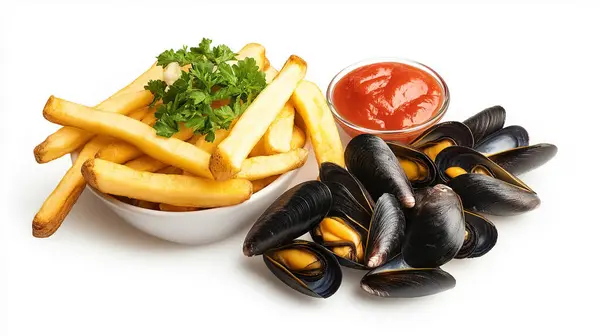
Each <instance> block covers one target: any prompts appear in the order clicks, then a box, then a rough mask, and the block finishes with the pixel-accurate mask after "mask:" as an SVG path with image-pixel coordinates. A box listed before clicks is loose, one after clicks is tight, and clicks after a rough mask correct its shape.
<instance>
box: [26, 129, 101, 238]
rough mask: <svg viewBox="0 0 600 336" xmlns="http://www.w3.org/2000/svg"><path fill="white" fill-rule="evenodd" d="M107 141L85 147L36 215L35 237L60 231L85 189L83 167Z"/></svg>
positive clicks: (34, 224) (95, 142)
mask: <svg viewBox="0 0 600 336" xmlns="http://www.w3.org/2000/svg"><path fill="white" fill-rule="evenodd" d="M107 140H109V138H107V137H104V136H97V137H95V138H94V139H92V140H91V141H90V142H88V143H87V144H86V145H85V146H84V147H83V149H82V150H81V152H80V153H79V156H78V157H77V160H75V162H74V163H73V165H72V166H71V168H70V169H69V170H68V171H67V173H66V174H65V176H64V177H63V178H62V179H61V180H60V182H59V183H58V185H57V186H56V188H55V189H54V191H52V193H51V194H50V195H49V196H48V198H46V201H45V202H44V204H42V207H41V208H40V210H39V211H38V212H37V214H36V215H35V217H34V219H33V223H32V231H33V236H34V237H37V238H46V237H50V236H51V235H52V234H54V232H56V230H58V228H59V227H60V225H61V224H62V222H63V221H64V219H65V217H66V216H67V215H68V214H69V212H70V211H71V209H72V208H73V205H74V204H75V202H76V201H77V199H78V198H79V195H81V192H82V191H83V189H84V188H85V181H84V179H83V176H82V175H81V166H82V165H83V164H84V162H85V161H86V160H88V159H90V158H93V157H94V156H95V155H96V153H97V152H98V150H99V149H100V148H102V147H103V146H105V145H106V143H107Z"/></svg>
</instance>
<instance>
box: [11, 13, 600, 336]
mask: <svg viewBox="0 0 600 336" xmlns="http://www.w3.org/2000/svg"><path fill="white" fill-rule="evenodd" d="M599 14H600V11H599V10H598V8H593V7H590V6H579V5H577V6H576V5H571V6H564V5H556V4H546V5H543V4H529V5H525V4H520V5H519V4H508V2H505V4H504V5H486V6H482V5H477V4H467V3H463V4H453V5H444V4H428V5H421V6H416V5H408V4H404V5H402V4H398V3H397V2H396V4H395V5H393V4H377V3H376V2H375V1H367V2H366V4H362V5H342V4H331V5H326V4H325V2H324V1H318V2H314V4H313V3H311V2H304V1H299V2H298V3H296V4H294V5H290V6H287V5H283V4H277V3H273V4H247V5H241V4H231V3H224V2H220V1H213V2H211V3H206V4H202V3H201V2H200V1H194V2H193V3H191V4H181V5H180V4H176V3H175V2H174V1H162V2H158V3H153V4H150V2H145V4H142V3H140V4H135V5H134V4H129V5H123V4H121V5H119V4H117V3H113V4H109V2H105V4H104V5H94V6H91V5H89V6H83V5H76V4H65V3H63V4H61V5H58V4H55V5H48V4H46V5H34V4H24V3H21V4H20V5H16V4H9V3H5V4H3V5H2V6H1V7H0V113H1V119H0V120H1V121H0V129H1V132H0V146H1V147H0V148H1V155H2V156H1V159H0V162H1V165H0V167H1V168H0V169H2V173H1V174H0V176H1V178H2V180H1V185H0V190H1V197H2V199H1V202H0V204H1V205H0V207H1V212H0V230H1V231H0V335H3V336H4V335H7V336H8V335H10V336H12V335H192V334H193V335H220V334H223V333H224V332H233V333H235V334H244V335H247V334H250V335H253V334H257V335H269V334H278V335H295V334H302V335H306V334H315V335H323V334H325V333H328V334H331V335H334V334H335V335H365V334H367V335H379V334H392V335H411V334H412V333H416V334H418V335H425V334H432V335H444V334H446V333H447V334H449V335H458V334H460V335H471V334H472V335H475V334H479V335H486V334H487V335H495V334H499V335H500V334H513V335H521V334H530V335H538V334H539V335H541V334H542V333H549V332H550V333H553V332H556V333H557V334H563V335H566V334H567V333H568V334H570V335H590V334H595V335H598V327H597V321H596V320H597V318H598V308H597V305H598V299H599V298H598V286H600V280H599V279H598V271H597V269H598V255H599V254H598V248H599V247H598V243H597V241H598V238H599V236H600V235H599V230H598V226H599V225H600V220H598V216H597V214H596V213H597V211H598V205H597V199H598V197H597V194H598V192H599V191H598V190H599V188H598V164H597V162H598V161H597V159H596V158H597V153H598V151H597V147H596V144H595V143H592V141H593V138H592V137H594V138H597V135H598V114H599V113H600V108H598V106H599V103H598V100H599V97H600V96H599V95H598V89H599V84H598V83H599V81H598V75H600V71H599V66H598V63H599V62H600V53H599V52H598V51H597V47H598V42H599V35H598V34H599V33H600V24H599V19H598V17H599ZM202 37H209V38H212V39H213V40H214V41H215V42H217V43H225V44H228V45H230V46H231V47H232V48H233V49H234V50H235V49H239V48H240V47H241V46H243V45H244V44H245V43H247V42H259V43H262V44H263V45H265V46H266V48H267V56H268V57H269V58H270V60H271V61H272V62H273V63H274V64H275V66H277V67H278V68H280V67H281V65H282V64H283V62H284V61H285V59H286V58H287V57H288V56H289V55H291V54H297V55H299V56H301V57H303V58H304V59H305V60H306V61H307V62H308V69H309V70H308V75H307V78H308V79H310V80H312V81H315V82H316V83H318V84H319V85H320V86H321V88H323V90H324V89H325V88H326V86H327V84H328V83H329V80H330V79H331V78H332V77H333V75H334V74H335V73H336V72H337V71H339V70H340V69H341V68H342V67H344V66H346V65H347V64H349V63H353V62H355V61H358V60H361V59H363V58H367V57H374V56H375V57H376V56H401V57H407V58H412V59H416V60H418V61H421V62H423V63H425V64H428V65H430V66H432V67H433V68H435V69H436V70H437V71H439V73H440V74H442V76H443V77H444V78H445V79H446V81H447V82H448V85H449V87H450V91H451V96H452V102H451V105H450V110H449V112H448V114H447V116H446V118H445V120H464V119H465V118H466V117H468V116H470V115H471V114H473V113H476V112H477V111H479V110H481V109H483V108H485V107H488V106H492V105H495V104H501V105H503V106H504V107H505V108H506V110H507V113H508V118H507V119H508V120H507V124H519V125H522V126H525V127H526V128H527V129H528V130H529V133H530V136H531V142H532V143H538V142H551V143H554V144H556V145H557V146H558V148H559V152H558V155H557V156H556V157H555V159H554V160H553V161H551V162H550V163H548V164H547V165H545V166H544V167H542V168H539V169H538V170H536V171H534V172H532V173H529V174H527V175H525V176H523V180H525V181H526V183H528V184H529V185H530V186H531V187H532V188H533V189H535V190H536V191H537V192H538V193H539V195H540V197H541V199H542V205H541V207H540V208H539V209H537V210H535V211H533V212H530V213H527V214H524V215H521V216H517V217H511V218H493V221H494V222H495V223H496V225H497V227H498V230H499V239H498V244H497V245H496V247H495V248H494V249H493V250H492V251H491V252H490V253H489V254H487V255H486V256H484V257H482V258H479V259H475V260H458V261H452V262H451V263H449V264H447V265H446V266H444V268H445V269H446V270H447V271H449V272H450V273H451V274H453V275H454V276H455V278H456V279H457V286H456V288H454V289H453V290H450V291H447V292H444V293H442V294H439V295H435V296H430V297H426V298H422V299H413V300H382V299H376V298H372V297H369V296H368V295H367V294H365V293H363V292H361V290H360V289H359V287H358V283H359V280H360V277H361V276H362V273H361V272H356V271H349V270H345V272H344V280H343V284H342V287H341V288H340V290H339V291H338V292H337V293H336V294H335V295H334V296H333V297H331V298H330V299H327V300H315V299H310V298H308V297H304V296H301V295H299V294H296V292H294V291H292V290H290V289H288V288H287V287H285V285H283V284H282V283H280V282H279V281H278V280H277V279H275V278H274V277H273V276H272V275H271V274H270V273H269V272H268V270H267V269H266V268H265V267H264V264H263V263H262V260H261V259H260V258H255V259H248V258H246V257H244V256H243V255H242V253H241V243H242V240H243V238H244V236H245V233H246V232H245V231H244V232H239V234H237V235H236V236H233V237H231V239H229V240H227V241H225V242H222V243H220V244H217V245H213V246H206V247H184V246H178V245H174V244H170V243H166V242H163V241H159V240H157V239H155V238H152V237H149V236H147V235H145V234H142V233H140V232H138V231H136V230H135V229H133V228H131V227H129V226H127V225H126V224H125V223H123V222H122V221H120V220H119V219H117V218H116V217H115V216H114V215H113V214H111V213H109V212H108V211H107V209H105V208H104V207H103V205H102V204H101V203H100V202H99V201H98V200H96V199H94V198H93V197H92V196H91V194H90V193H88V192H85V193H84V194H83V195H82V197H81V198H80V200H79V202H78V203H77V205H76V206H75V208H74V209H73V211H72V212H71V214H70V215H69V217H68V218H67V219H66V221H65V222H64V224H63V225H62V227H61V228H60V230H59V231H58V232H57V233H56V234H55V235H54V236H52V237H51V238H49V239H44V240H40V239H35V238H33V237H32V236H31V220H32V218H33V216H34V214H35V212H36V211H37V210H38V208H39V206H40V205H41V204H42V202H43V200H44V199H45V197H46V196H47V195H48V194H49V193H50V192H51V190H52V189H53V188H54V187H55V185H56V184H57V183H58V181H59V179H60V178H61V177H62V175H63V173H64V172H65V171H66V170H67V168H68V166H69V164H70V162H69V160H68V158H62V159H60V160H57V161H55V162H52V163H48V164H45V165H38V164H36V163H35V160H34V158H33V153H32V151H33V148H34V146H35V145H36V144H38V143H39V142H40V141H42V140H43V139H44V138H45V137H46V136H47V134H49V133H51V132H52V131H54V130H55V129H56V128H57V126H55V125H52V124H50V123H49V122H47V121H46V120H44V118H43V117H42V113H41V112H42V107H43V105H44V103H45V101H46V99H47V98H48V96H49V95H51V94H54V95H57V96H58V97H62V98H65V99H69V100H73V101H77V102H79V103H82V104H88V105H95V104H96V103H97V102H99V101H100V100H102V99H103V98H105V97H107V96H109V95H110V94H111V93H112V92H114V91H115V90H117V89H119V88H120V87H122V86H123V85H124V84H126V83H128V82H129V81H130V80H132V79H133V78H135V77H136V76H137V75H138V74H140V73H141V72H143V71H144V70H145V69H146V68H147V67H148V65H149V64H151V63H152V62H153V61H154V56H156V55H158V54H159V53H160V52H161V51H162V50H164V49H167V48H179V47H180V46H181V45H182V44H188V45H193V44H195V43H197V42H199V41H200V39H201V38H202ZM300 175H301V177H302V179H310V178H314V177H315V176H316V168H315V165H314V160H311V161H309V163H308V164H307V166H306V167H305V168H303V170H302V172H301V174H300ZM199 225H201V223H199ZM595 324H596V325H595Z"/></svg>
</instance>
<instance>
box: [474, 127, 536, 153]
mask: <svg viewBox="0 0 600 336" xmlns="http://www.w3.org/2000/svg"><path fill="white" fill-rule="evenodd" d="M527 145H529V134H528V133H527V130H526V129H525V128H523V127H521V126H516V125H515V126H508V127H504V128H503V129H501V130H499V131H496V132H494V133H492V134H490V135H488V136H487V137H486V138H485V139H483V140H481V142H479V143H478V144H477V145H475V147H474V148H475V150H476V151H478V152H480V153H484V154H492V153H497V152H501V151H505V150H508V149H511V148H516V147H522V146H527Z"/></svg>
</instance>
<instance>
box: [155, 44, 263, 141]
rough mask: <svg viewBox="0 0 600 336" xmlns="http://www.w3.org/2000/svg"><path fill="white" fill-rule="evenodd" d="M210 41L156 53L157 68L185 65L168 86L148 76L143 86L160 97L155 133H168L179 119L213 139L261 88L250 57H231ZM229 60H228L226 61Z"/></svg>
mask: <svg viewBox="0 0 600 336" xmlns="http://www.w3.org/2000/svg"><path fill="white" fill-rule="evenodd" d="M211 43H212V41H211V40H209V39H206V38H204V39H202V42H200V44H199V45H198V47H193V48H189V50H188V48H187V47H186V46H184V47H183V48H182V49H179V50H177V51H174V50H173V49H171V50H166V51H164V52H163V53H161V54H160V55H158V57H157V64H158V65H159V66H162V67H163V68H165V67H167V66H168V65H169V64H171V63H173V62H177V63H178V64H179V66H181V67H184V66H189V70H188V71H182V72H181V76H180V77H179V79H177V80H176V81H175V82H173V84H172V85H168V84H167V83H166V82H165V81H162V80H151V81H149V82H148V84H147V85H146V86H145V89H146V90H149V91H150V92H152V94H153V95H154V101H152V103H151V106H154V105H155V104H156V102H158V101H162V105H160V106H159V107H158V108H157V110H156V118H157V120H156V123H155V124H154V129H155V130H156V134H158V135H160V136H163V137H171V136H172V135H173V134H175V133H177V132H178V131H179V125H180V123H183V124H184V125H185V126H186V127H188V128H191V129H193V130H194V132H195V133H196V134H201V135H205V139H206V141H210V142H212V141H214V139H215V132H216V131H217V130H219V129H229V127H230V126H231V123H232V121H233V120H235V119H236V118H237V117H239V116H240V115H241V114H242V113H244V111H245V110H246V108H247V107H248V105H250V103H252V101H253V100H254V98H256V96H257V95H258V94H259V93H260V92H261V91H262V90H263V89H264V88H265V87H266V85H267V84H266V81H265V74H264V73H263V72H261V71H260V69H259V67H258V65H257V64H256V61H255V60H254V58H251V57H248V58H245V59H243V60H240V61H236V58H235V57H236V54H235V53H234V52H233V51H231V49H230V48H229V47H227V46H225V45H218V46H215V47H213V48H211ZM229 61H234V62H229Z"/></svg>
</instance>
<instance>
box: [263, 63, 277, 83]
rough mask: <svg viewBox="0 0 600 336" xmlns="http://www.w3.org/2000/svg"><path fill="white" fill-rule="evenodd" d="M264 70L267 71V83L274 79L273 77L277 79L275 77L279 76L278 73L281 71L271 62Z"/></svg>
mask: <svg viewBox="0 0 600 336" xmlns="http://www.w3.org/2000/svg"><path fill="white" fill-rule="evenodd" d="M267 61H268V60H267ZM264 72H265V80H266V81H267V84H269V83H271V82H272V81H273V79H275V77H277V75H278V74H279V71H277V69H275V68H274V67H272V66H271V65H270V62H269V66H268V67H267V68H266V70H265V71H264Z"/></svg>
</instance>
